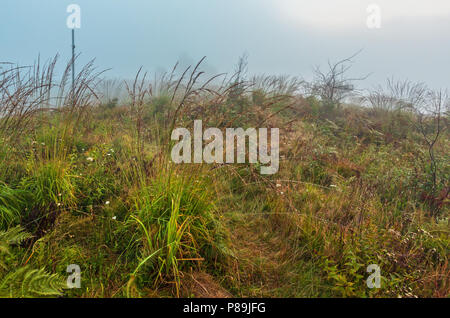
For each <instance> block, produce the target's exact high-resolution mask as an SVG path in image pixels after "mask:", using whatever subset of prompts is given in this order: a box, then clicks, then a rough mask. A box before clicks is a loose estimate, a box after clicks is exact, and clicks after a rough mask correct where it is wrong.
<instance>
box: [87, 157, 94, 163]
mask: <svg viewBox="0 0 450 318" xmlns="http://www.w3.org/2000/svg"><path fill="white" fill-rule="evenodd" d="M86 160H87V161H90V162H92V161H94V158H92V157H87V158H86Z"/></svg>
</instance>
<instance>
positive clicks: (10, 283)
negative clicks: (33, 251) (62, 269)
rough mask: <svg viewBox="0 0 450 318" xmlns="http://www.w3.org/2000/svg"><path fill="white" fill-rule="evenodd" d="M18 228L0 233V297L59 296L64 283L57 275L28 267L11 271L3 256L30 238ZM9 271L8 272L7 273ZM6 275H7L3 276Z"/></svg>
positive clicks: (29, 235) (28, 234)
mask: <svg viewBox="0 0 450 318" xmlns="http://www.w3.org/2000/svg"><path fill="white" fill-rule="evenodd" d="M31 237H32V235H31V234H30V233H27V232H25V231H24V230H23V229H22V228H21V227H20V226H17V227H14V228H11V229H9V230H7V231H0V297H14V298H17V297H52V296H61V295H62V291H63V289H64V283H63V281H62V279H61V278H60V277H59V275H56V274H49V273H47V272H45V270H44V269H33V268H31V267H29V266H23V267H19V268H18V269H16V270H14V271H12V270H11V267H13V266H12V265H11V266H7V265H8V264H7V262H6V261H5V256H6V255H10V254H11V252H10V248H11V246H12V245H16V244H20V243H22V242H23V241H24V240H26V239H28V238H31ZM8 270H9V272H8ZM5 273H7V274H5Z"/></svg>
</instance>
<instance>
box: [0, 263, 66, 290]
mask: <svg viewBox="0 0 450 318" xmlns="http://www.w3.org/2000/svg"><path fill="white" fill-rule="evenodd" d="M63 289H64V283H63V281H62V280H61V278H60V277H59V275H57V274H49V273H47V272H45V270H44V269H32V268H30V267H29V266H24V267H21V268H19V269H18V270H16V271H14V272H12V273H9V274H7V275H6V276H5V277H3V278H2V279H0V297H13V298H18V297H20V298H30V297H54V296H62V292H63Z"/></svg>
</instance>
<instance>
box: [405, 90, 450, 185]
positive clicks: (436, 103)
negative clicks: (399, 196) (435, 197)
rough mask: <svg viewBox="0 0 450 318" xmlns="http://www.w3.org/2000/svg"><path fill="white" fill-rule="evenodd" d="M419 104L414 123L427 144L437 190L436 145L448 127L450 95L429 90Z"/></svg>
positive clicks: (433, 182) (433, 181)
mask: <svg viewBox="0 0 450 318" xmlns="http://www.w3.org/2000/svg"><path fill="white" fill-rule="evenodd" d="M418 105H419V106H416V107H414V109H413V111H414V114H415V120H414V122H413V124H414V126H415V127H416V129H417V130H418V131H419V133H420V134H421V136H422V138H423V141H424V142H425V144H426V146H427V151H428V157H429V161H430V167H429V168H430V173H431V181H432V190H433V191H435V190H436V189H437V185H438V180H437V174H438V161H437V158H436V154H435V146H436V144H437V143H438V141H439V139H440V137H441V136H442V135H443V134H444V132H445V131H446V130H447V129H448V118H447V116H446V114H447V113H448V111H449V109H450V96H449V94H448V92H447V91H442V90H437V91H432V90H429V91H427V92H426V94H425V96H424V102H423V103H422V104H418Z"/></svg>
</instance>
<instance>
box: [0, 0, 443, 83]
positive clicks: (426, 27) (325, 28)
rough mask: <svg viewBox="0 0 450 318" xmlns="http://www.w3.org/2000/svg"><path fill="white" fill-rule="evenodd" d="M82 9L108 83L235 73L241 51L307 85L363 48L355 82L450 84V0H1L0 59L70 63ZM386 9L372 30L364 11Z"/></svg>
mask: <svg viewBox="0 0 450 318" xmlns="http://www.w3.org/2000/svg"><path fill="white" fill-rule="evenodd" d="M71 3H76V4H79V5H80V6H81V10H82V12H81V21H82V22H81V29H80V30H77V31H76V42H77V51H78V52H81V53H82V56H81V61H82V62H86V61H88V60H90V59H92V58H96V65H98V66H99V67H100V68H111V70H110V71H108V73H107V75H108V77H122V78H131V77H133V75H134V74H135V72H136V71H137V69H138V68H139V67H140V66H141V65H142V66H144V68H145V69H146V70H148V71H150V72H157V71H161V70H168V69H171V67H172V66H173V65H174V64H175V62H176V61H177V60H180V61H181V63H182V64H185V65H186V64H189V63H194V62H195V61H198V60H199V59H200V58H202V57H203V56H207V60H206V64H205V66H204V68H206V70H207V71H209V72H215V73H221V72H231V71H232V70H233V66H234V64H235V63H236V62H237V59H238V57H239V56H240V55H242V54H243V53H247V54H248V56H249V73H251V74H261V73H266V74H271V75H272V74H273V75H276V74H290V75H295V76H302V77H304V78H305V79H310V77H311V69H312V68H313V67H314V66H316V65H325V64H326V63H327V61H328V60H331V61H336V60H339V59H342V58H345V57H348V56H350V55H352V54H353V53H355V52H356V51H358V50H360V49H362V52H361V53H360V54H359V56H358V57H357V58H356V59H355V64H354V67H353V69H352V73H351V75H355V76H358V75H365V74H368V73H371V76H370V77H369V78H368V79H367V80H366V81H365V82H364V83H362V86H364V87H371V86H373V85H375V84H382V83H384V81H385V79H386V78H388V77H392V76H394V77H396V78H398V79H406V78H408V79H410V80H413V81H422V82H425V83H427V84H428V85H430V86H432V87H436V88H444V87H450V85H449V84H450V82H449V78H450V1H447V0H429V1H419V0H413V1H411V0H394V1H392V0H391V1H388V0H378V1H377V0H372V1H365V0H360V1H358V0H315V1H305V0H150V1H148V0H146V1H144V0H71V1H65V0H39V1H32V0H1V4H0V39H1V42H0V43H1V44H0V61H8V62H14V63H18V64H20V65H24V64H31V63H33V61H34V60H35V59H36V58H37V56H38V54H40V56H41V58H43V59H48V58H50V57H52V56H54V55H55V54H56V53H59V54H60V55H61V57H62V58H63V60H67V59H68V58H69V57H70V52H71V47H70V45H71V38H70V30H69V29H67V27H66V18H67V16H68V14H67V13H66V7H67V5H68V4H71ZM371 3H376V4H378V5H379V6H380V8H381V10H382V11H381V18H382V20H381V21H382V24H381V28H380V29H369V28H368V27H367V25H366V19H367V17H368V15H369V13H367V12H366V8H367V6H368V5H369V4H371Z"/></svg>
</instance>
